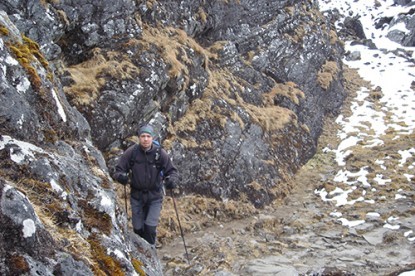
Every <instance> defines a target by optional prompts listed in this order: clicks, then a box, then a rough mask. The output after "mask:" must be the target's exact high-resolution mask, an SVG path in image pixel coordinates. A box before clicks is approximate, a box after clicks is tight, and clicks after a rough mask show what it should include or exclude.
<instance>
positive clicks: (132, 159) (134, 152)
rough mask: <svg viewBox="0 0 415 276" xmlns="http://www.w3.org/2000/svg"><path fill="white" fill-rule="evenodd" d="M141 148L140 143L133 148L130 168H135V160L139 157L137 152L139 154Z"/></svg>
mask: <svg viewBox="0 0 415 276" xmlns="http://www.w3.org/2000/svg"><path fill="white" fill-rule="evenodd" d="M138 151H139V148H138V145H137V144H136V145H134V149H133V153H132V154H131V158H130V163H129V165H130V170H131V169H132V168H133V166H134V163H135V160H136V159H137V154H138Z"/></svg>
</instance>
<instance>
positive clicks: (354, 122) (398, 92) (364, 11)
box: [315, 0, 415, 241]
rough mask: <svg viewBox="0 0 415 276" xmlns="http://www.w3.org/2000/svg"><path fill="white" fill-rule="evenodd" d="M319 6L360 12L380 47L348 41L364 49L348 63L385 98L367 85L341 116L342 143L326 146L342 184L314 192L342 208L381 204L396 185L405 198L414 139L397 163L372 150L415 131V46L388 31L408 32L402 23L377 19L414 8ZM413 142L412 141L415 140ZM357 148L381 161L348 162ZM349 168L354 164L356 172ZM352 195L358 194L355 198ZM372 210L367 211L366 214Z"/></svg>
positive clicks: (395, 222) (339, 1) (395, 223)
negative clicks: (392, 37)
mask: <svg viewBox="0 0 415 276" xmlns="http://www.w3.org/2000/svg"><path fill="white" fill-rule="evenodd" d="M319 4H320V9H321V10H322V11H323V12H324V11H325V10H329V9H333V8H337V9H338V10H339V12H340V13H341V14H343V15H344V16H352V17H353V16H359V18H360V21H361V23H362V25H363V28H364V31H365V35H366V37H367V38H370V39H371V40H372V41H373V42H374V43H375V45H376V46H377V48H378V49H369V48H368V47H366V46H363V45H353V46H352V43H350V42H347V43H346V45H345V48H346V51H349V52H351V53H352V52H355V51H356V52H360V54H361V55H360V56H361V59H359V60H354V61H348V60H344V62H345V64H347V65H348V66H349V67H351V68H355V69H357V70H358V72H359V75H360V76H361V77H362V78H364V79H365V80H367V81H369V82H370V83H371V84H372V85H373V88H372V89H373V90H380V89H379V88H381V93H382V97H381V98H380V99H374V97H373V95H372V94H373V91H369V90H368V89H367V88H363V87H362V88H361V90H360V91H359V92H358V93H357V97H356V98H355V99H354V101H353V102H352V104H351V111H352V112H351V115H350V116H348V117H344V116H339V118H338V119H337V121H336V122H337V123H338V124H339V125H340V126H341V130H340V131H339V132H338V137H339V138H340V140H341V142H340V144H339V146H338V147H337V148H336V149H328V148H326V149H325V151H326V152H330V151H332V152H333V153H334V154H335V156H336V161H337V163H338V165H339V166H340V167H341V169H340V170H339V171H338V172H337V175H336V176H335V178H334V179H333V180H334V182H335V183H337V185H336V187H335V188H334V189H333V190H332V191H327V190H326V189H325V188H323V189H321V190H316V191H315V193H316V194H318V195H320V197H321V199H322V200H324V201H333V202H334V203H335V206H336V207H337V208H341V206H344V205H353V204H355V203H356V202H364V203H366V204H373V205H374V206H376V204H377V203H378V202H379V201H382V200H384V199H385V195H383V194H381V192H380V191H381V190H382V189H383V188H384V187H385V186H388V185H389V186H391V187H392V185H394V186H393V188H394V189H396V190H397V192H396V194H395V200H402V199H405V192H406V191H405V188H407V187H408V186H409V185H410V184H411V181H413V180H411V178H412V179H413V177H414V174H415V171H414V166H415V162H414V161H413V160H414V158H415V145H414V144H413V142H412V143H411V142H409V143H401V144H400V145H401V148H400V149H399V150H397V152H396V154H397V155H398V156H400V160H399V162H398V163H397V162H396V161H394V162H393V161H392V159H393V158H391V156H390V155H388V154H383V155H382V152H380V153H378V154H373V151H372V152H371V149H376V150H377V151H379V148H381V147H382V146H386V145H385V143H388V145H387V146H388V147H389V146H390V144H391V142H393V141H394V142H395V143H399V141H403V140H404V139H408V136H409V135H413V133H414V128H415V91H414V90H412V89H411V85H412V86H413V84H414V83H415V69H414V65H415V64H414V61H413V57H415V48H414V47H412V48H409V47H406V48H405V47H403V46H402V45H400V44H397V43H395V42H392V41H391V40H389V39H388V38H387V36H386V35H387V33H388V32H390V31H391V30H392V29H397V28H399V30H401V31H403V32H408V30H407V29H406V28H405V26H404V25H403V24H399V25H397V26H395V27H389V26H388V25H384V26H383V27H382V28H379V29H376V28H375V24H376V20H377V19H379V18H381V17H385V16H388V17H394V16H395V15H397V14H398V13H400V12H406V11H408V10H409V9H410V7H402V6H394V5H393V1H392V0H386V1H376V4H377V6H375V1H354V0H332V1H328V0H320V2H319ZM412 8H414V7H413V6H412ZM374 19H375V20H374ZM341 21H342V19H340V20H339V22H337V26H340V23H341ZM402 49H403V50H404V51H403V50H402ZM411 51H412V52H411ZM405 54H406V56H405ZM410 55H412V59H411V58H410V57H411V56H410ZM371 93H372V94H371ZM409 137H413V136H409ZM409 140H410V141H413V140H411V138H409ZM402 147H403V148H402ZM357 150H359V151H361V152H362V151H363V153H364V152H365V151H366V152H367V153H368V154H369V153H370V154H373V155H376V156H377V159H376V160H374V162H373V164H366V165H365V164H354V163H350V162H355V161H356V160H355V159H353V158H351V159H352V161H350V162H349V161H348V160H349V158H350V157H352V156H354V155H355V151H357ZM356 165H357V166H358V165H360V168H356ZM350 167H353V170H352V171H351V170H350V169H349V168H350ZM373 168H376V172H372V171H373ZM387 171H392V172H393V173H392V175H391V174H390V173H389V174H387V173H386V172H387ZM396 187H397V188H396ZM351 194H354V196H353V197H351V196H350V195H351ZM373 209H374V210H375V209H376V208H375V207H373ZM332 214H333V215H332V217H334V218H335V219H337V220H338V221H340V222H341V223H342V225H344V226H347V227H354V226H357V225H360V224H362V223H365V221H364V220H354V221H349V220H348V219H347V218H344V217H342V214H341V212H339V211H338V210H337V209H336V210H334V211H333V213H332ZM372 214H373V213H368V214H367V217H368V216H369V217H370V216H371V215H372ZM384 227H386V228H389V229H399V228H400V221H399V218H394V217H390V218H389V219H388V220H386V221H385V224H384ZM414 230H415V229H412V230H410V231H407V232H405V237H406V238H408V240H409V241H414V240H415V236H414V234H413V233H414Z"/></svg>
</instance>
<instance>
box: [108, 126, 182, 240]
mask: <svg viewBox="0 0 415 276" xmlns="http://www.w3.org/2000/svg"><path fill="white" fill-rule="evenodd" d="M153 137H154V130H153V127H152V126H150V125H144V126H142V127H141V128H140V130H139V131H138V138H139V144H138V145H133V146H131V147H129V148H128V149H127V150H126V151H125V152H124V154H123V155H122V156H121V157H120V159H119V160H118V164H117V166H116V167H115V173H114V179H116V180H117V181H118V182H120V183H121V184H123V185H127V183H128V179H129V176H128V172H129V171H130V170H131V183H130V185H131V195H130V202H131V212H132V223H133V228H134V232H135V233H136V234H138V235H140V237H142V238H143V239H145V240H146V241H147V242H148V243H149V244H151V245H155V242H156V229H157V225H158V222H159V217H160V212H161V208H162V203H163V196H164V189H163V180H164V185H165V187H166V189H174V188H175V187H176V183H177V179H178V174H177V169H176V168H175V166H174V165H173V163H172V161H171V159H170V157H169V156H168V154H167V152H166V151H165V150H164V149H162V148H161V147H160V146H158V145H156V144H154V143H153Z"/></svg>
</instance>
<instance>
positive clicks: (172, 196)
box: [170, 189, 190, 264]
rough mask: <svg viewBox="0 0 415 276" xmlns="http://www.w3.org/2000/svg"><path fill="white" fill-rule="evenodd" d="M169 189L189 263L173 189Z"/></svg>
mask: <svg viewBox="0 0 415 276" xmlns="http://www.w3.org/2000/svg"><path fill="white" fill-rule="evenodd" d="M170 191H171V198H172V199H173V205H174V210H175V211H176V217H177V221H178V222H179V228H180V233H181V235H182V240H183V245H184V251H185V252H186V258H187V262H188V263H189V264H190V260H189V253H187V246H186V241H185V240H184V234H183V229H182V225H181V223H180V219H179V212H177V207H176V200H175V199H174V194H173V189H172V190H170Z"/></svg>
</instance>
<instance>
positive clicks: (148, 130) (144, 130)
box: [138, 125, 154, 137]
mask: <svg viewBox="0 0 415 276" xmlns="http://www.w3.org/2000/svg"><path fill="white" fill-rule="evenodd" d="M143 133H148V134H150V135H151V137H153V136H154V129H153V127H152V126H150V125H144V126H142V127H140V130H139V131H138V136H140V135H141V134H143Z"/></svg>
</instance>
